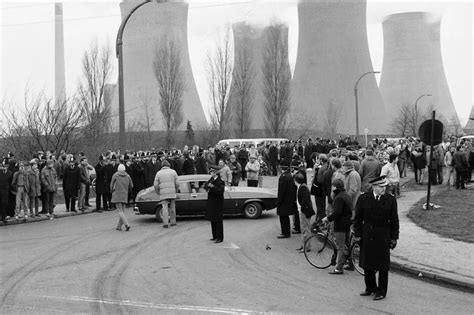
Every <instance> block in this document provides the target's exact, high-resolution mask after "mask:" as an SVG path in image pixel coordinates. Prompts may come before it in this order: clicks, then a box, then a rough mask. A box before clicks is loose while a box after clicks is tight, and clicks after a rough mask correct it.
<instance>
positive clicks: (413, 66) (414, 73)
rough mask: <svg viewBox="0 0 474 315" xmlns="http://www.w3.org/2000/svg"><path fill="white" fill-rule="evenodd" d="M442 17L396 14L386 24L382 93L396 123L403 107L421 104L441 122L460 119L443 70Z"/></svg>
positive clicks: (418, 13) (384, 24)
mask: <svg viewBox="0 0 474 315" xmlns="http://www.w3.org/2000/svg"><path fill="white" fill-rule="evenodd" d="M440 22H441V19H440V18H439V17H436V16H434V15H433V14H431V13H426V12H409V13H399V14H393V15H389V16H388V17H386V19H385V20H384V21H383V23H382V25H383V35H384V58H383V68H382V70H383V71H382V77H381V79H380V91H381V93H382V96H383V98H384V101H385V105H386V106H387V111H388V114H389V117H391V119H393V118H394V117H395V116H396V115H397V113H398V111H399V109H400V107H401V106H402V105H403V104H413V106H414V103H415V101H416V99H417V98H418V97H419V96H421V95H423V94H431V95H432V96H429V97H426V98H424V99H423V102H421V101H420V102H419V103H418V109H419V111H420V112H421V114H424V113H426V111H429V108H428V106H430V105H433V107H434V108H435V109H436V116H437V117H438V119H441V120H442V119H443V118H444V119H445V120H450V119H452V118H453V117H456V119H458V117H457V115H456V110H455V108H454V105H453V101H452V99H451V94H450V93H449V87H448V83H447V81H446V76H445V74H444V69H443V61H442V57H441V45H440Z"/></svg>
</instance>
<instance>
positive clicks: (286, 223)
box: [280, 215, 291, 235]
mask: <svg viewBox="0 0 474 315" xmlns="http://www.w3.org/2000/svg"><path fill="white" fill-rule="evenodd" d="M280 226H281V234H283V235H291V231H290V230H291V229H290V217H289V216H287V215H281V216H280Z"/></svg>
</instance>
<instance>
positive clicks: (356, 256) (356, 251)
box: [350, 242, 364, 275]
mask: <svg viewBox="0 0 474 315" xmlns="http://www.w3.org/2000/svg"><path fill="white" fill-rule="evenodd" d="M350 255H351V260H352V264H353V265H354V268H355V270H357V272H358V273H360V274H361V275H364V268H362V267H361V266H359V260H360V244H359V242H354V244H352V246H351V252H350Z"/></svg>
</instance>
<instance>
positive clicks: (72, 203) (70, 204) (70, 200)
mask: <svg viewBox="0 0 474 315" xmlns="http://www.w3.org/2000/svg"><path fill="white" fill-rule="evenodd" d="M64 201H66V210H67V211H69V210H71V211H75V210H76V197H69V196H64Z"/></svg>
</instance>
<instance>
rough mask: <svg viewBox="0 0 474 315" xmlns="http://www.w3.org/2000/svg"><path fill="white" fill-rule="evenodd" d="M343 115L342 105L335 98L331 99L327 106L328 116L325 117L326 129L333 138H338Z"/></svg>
mask: <svg viewBox="0 0 474 315" xmlns="http://www.w3.org/2000/svg"><path fill="white" fill-rule="evenodd" d="M341 115H342V107H341V106H339V104H338V103H337V102H336V101H335V100H331V101H330V102H329V104H328V105H327V107H326V117H325V118H324V130H325V131H326V133H328V134H329V137H330V138H331V139H335V138H336V134H337V131H338V129H337V128H338V125H339V121H340V120H341Z"/></svg>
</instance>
